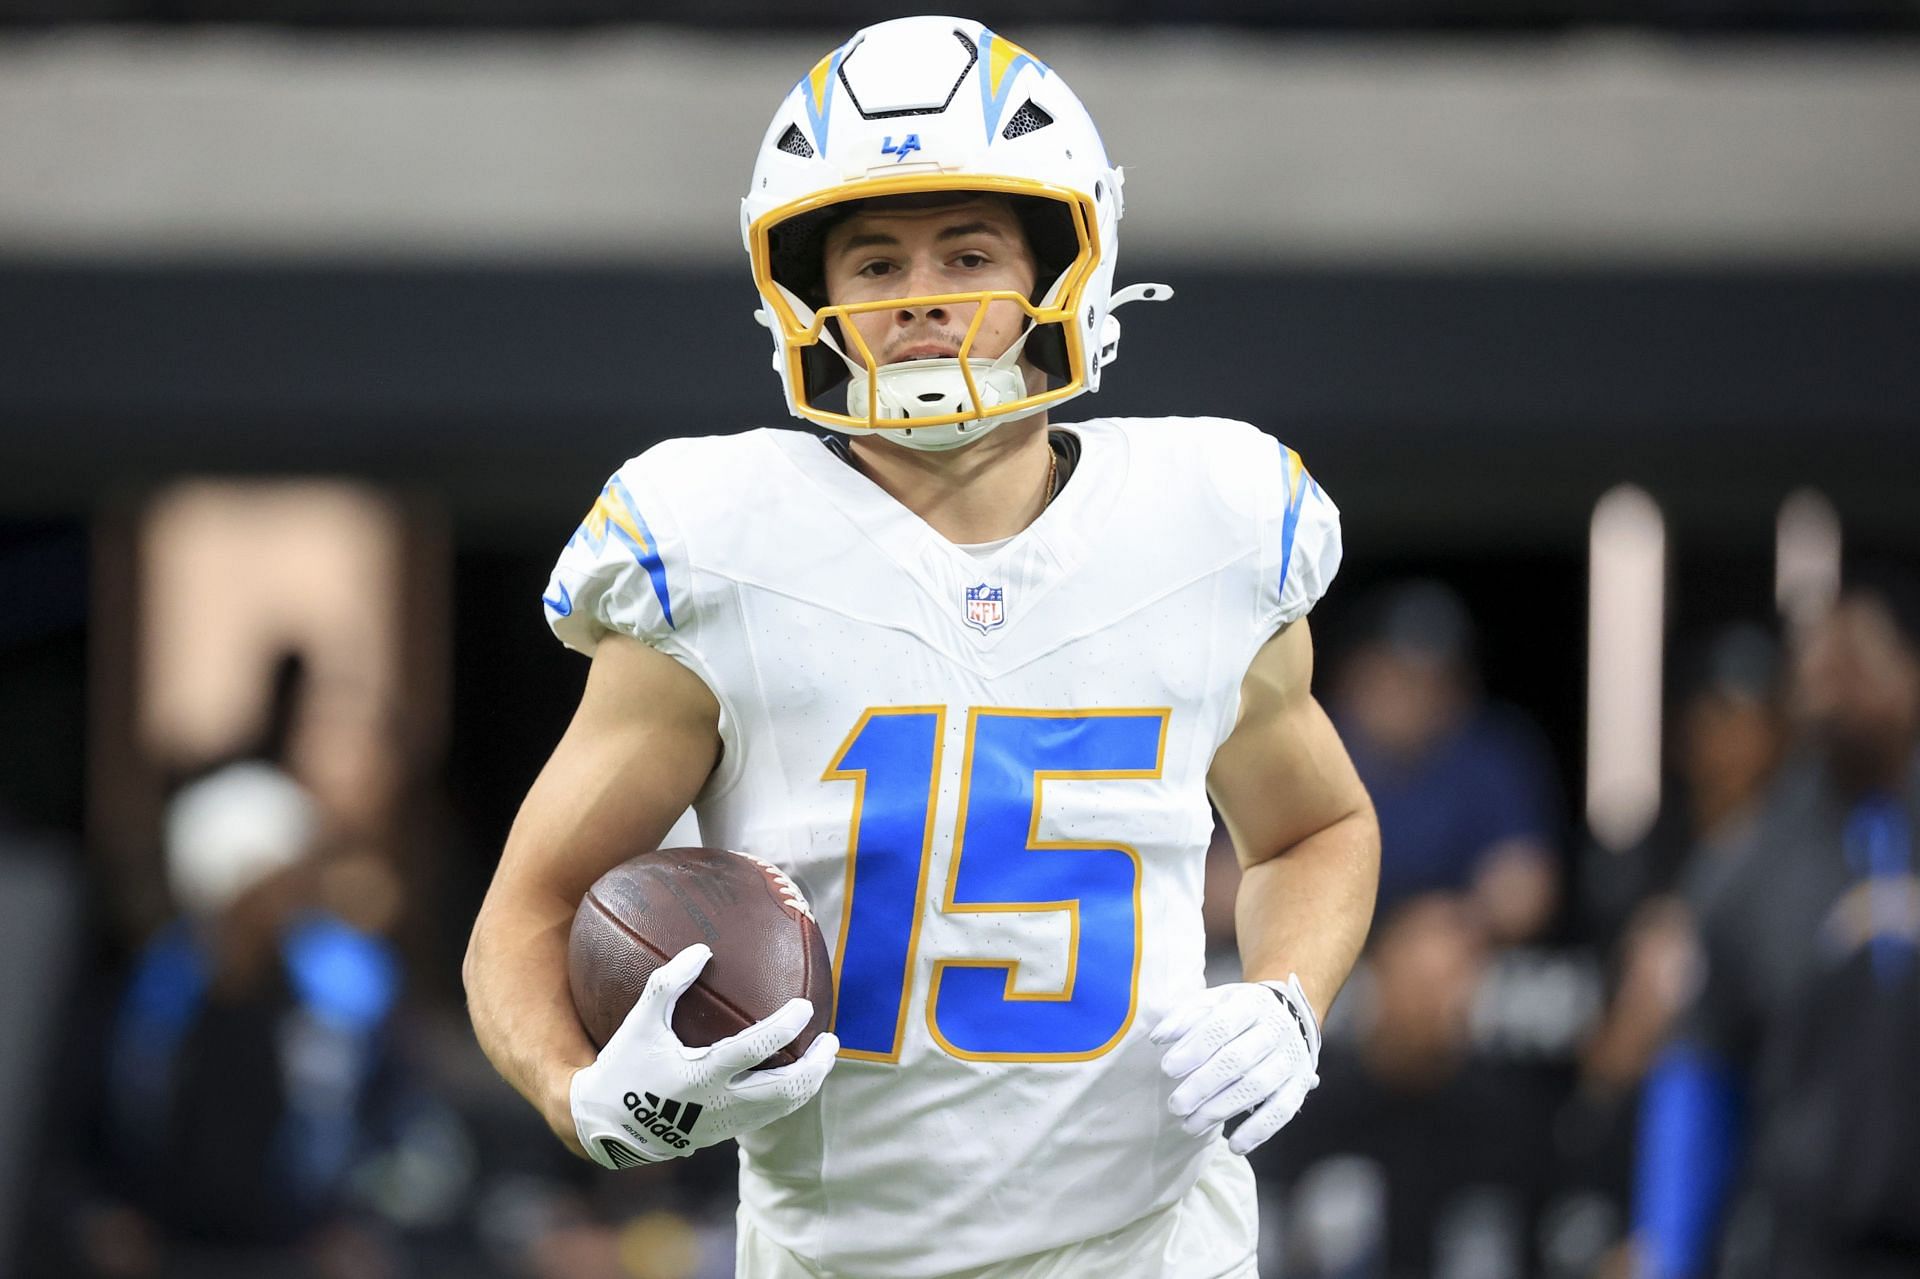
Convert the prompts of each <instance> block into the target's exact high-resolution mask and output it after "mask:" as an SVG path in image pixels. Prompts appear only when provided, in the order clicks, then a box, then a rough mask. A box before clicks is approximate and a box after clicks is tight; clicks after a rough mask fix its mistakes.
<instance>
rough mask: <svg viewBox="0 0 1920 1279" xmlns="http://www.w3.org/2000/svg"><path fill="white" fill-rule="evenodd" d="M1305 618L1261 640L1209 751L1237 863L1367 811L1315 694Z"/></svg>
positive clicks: (1210, 784)
mask: <svg viewBox="0 0 1920 1279" xmlns="http://www.w3.org/2000/svg"><path fill="white" fill-rule="evenodd" d="M1312 681H1313V639H1312V634H1311V632H1310V631H1309V630H1308V627H1307V621H1306V619H1305V618H1301V619H1299V620H1297V621H1295V622H1292V623H1290V624H1288V625H1287V626H1286V627H1284V628H1283V629H1282V630H1280V631H1279V632H1278V633H1277V634H1275V635H1274V636H1273V637H1272V638H1271V639H1269V640H1268V641H1267V642H1266V643H1265V644H1263V645H1262V646H1261V648H1260V650H1259V652H1258V653H1257V654H1255V656H1254V659H1253V662H1252V664H1251V665H1249V667H1248V668H1247V674H1246V676H1245V678H1244V679H1243V680H1242V681H1241V686H1240V712H1239V718H1238V720H1237V721H1236V723H1235V724H1234V728H1233V732H1232V733H1231V734H1229V735H1228V737H1227V740H1226V741H1225V742H1223V743H1222V744H1221V746H1220V749H1219V751H1217V752H1216V753H1215V754H1214V757H1213V766H1212V768H1211V769H1210V770H1209V771H1208V773H1207V790H1208V793H1209V794H1210V795H1211V796H1212V798H1213V802H1214V806H1215V807H1216V808H1218V809H1219V810H1220V816H1221V817H1222V819H1224V820H1225V822H1226V824H1227V831H1228V833H1229V834H1230V835H1232V836H1233V842H1234V847H1235V848H1236V849H1237V850H1238V851H1239V855H1240V860H1241V862H1242V864H1245V865H1251V864H1253V863H1255V862H1260V861H1264V860H1266V859H1267V858H1269V857H1273V856H1275V855H1277V854H1279V853H1281V852H1284V851H1285V850H1286V849H1288V848H1291V847H1293V846H1294V845H1295V844H1297V843H1299V842H1300V841H1301V840H1303V839H1306V838H1307V837H1309V836H1311V835H1313V834H1315V833H1316V832H1319V831H1322V830H1325V829H1327V828H1328V827H1330V826H1332V825H1334V824H1335V823H1336V822H1339V821H1342V820H1344V819H1346V818H1349V817H1352V816H1354V815H1355V814H1357V813H1362V812H1366V811H1367V810H1368V809H1369V803H1368V800H1367V793H1366V788H1365V787H1364V786H1363V785H1362V784H1361V782H1360V777H1359V775H1358V774H1357V773H1356V772H1355V771H1354V767H1353V761H1352V760H1351V759H1349V758H1348V756H1347V750H1346V747H1345V746H1344V745H1342V744H1341V741H1340V736H1339V734H1338V733H1336V732H1335V731H1334V727H1333V723H1332V721H1330V720H1329V719H1328V718H1327V713H1326V711H1325V710H1323V709H1322V708H1321V706H1320V703H1319V702H1318V701H1317V700H1315V699H1314V696H1313V694H1312V691H1311V687H1310V686H1311V684H1312Z"/></svg>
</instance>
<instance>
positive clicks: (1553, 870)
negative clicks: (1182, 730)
mask: <svg viewBox="0 0 1920 1279" xmlns="http://www.w3.org/2000/svg"><path fill="white" fill-rule="evenodd" d="M1359 631H1360V634H1359V639H1358V642H1357V643H1356V645H1355V646H1354V648H1353V649H1352V650H1351V651H1350V653H1349V654H1348V656H1347V658H1346V660H1345V661H1344V662H1343V663H1342V664H1341V667H1340V671H1339V677H1338V679H1337V681H1336V683H1335V688H1334V698H1333V719H1334V722H1335V724H1336V725H1337V726H1338V728H1339V730H1340V735H1341V737H1342V739H1343V740H1344V741H1345V742H1346V744H1347V750H1348V752H1349V754H1351V755H1352V757H1353V763H1354V767H1355V768H1356V769H1357V770H1358V771H1359V773H1360V779H1361V780H1362V781H1363V782H1365V783H1366V787H1367V792H1368V793H1369V794H1370V795H1372V796H1373V803H1374V808H1375V810H1376V811H1377V812H1378V814H1379V817H1380V895H1379V898H1378V902H1377V904H1376V906H1375V918H1377V919H1384V918H1386V916H1387V914H1388V913H1389V912H1390V911H1392V910H1393V908H1394V907H1395V906H1397V905H1398V904H1400V903H1401V902H1404V901H1407V900H1408V899H1410V898H1412V897H1414V896H1416V895H1418V894H1421V893H1429V892H1454V893H1461V894H1464V895H1465V898H1466V900H1467V902H1468V903H1469V905H1470V906H1471V907H1472V908H1473V910H1474V911H1475V913H1476V914H1477V915H1478V917H1479V919H1480V921H1481V924H1482V926H1483V927H1485V928H1486V929H1487V931H1488V933H1489V935H1490V936H1491V937H1492V938H1493V939H1494V940H1495V941H1498V942H1520V941H1526V940H1529V939H1531V938H1534V937H1536V936H1537V935H1538V934H1539V933H1540V932H1541V931H1542V930H1543V929H1544V928H1545V927H1546V926H1547V924H1548V922H1549V921H1550V919H1551V917H1552V915H1553V912H1554V909H1555V906H1556V904H1557V901H1558V895H1559V865H1558V857H1557V854H1556V847H1555V845H1556V832H1557V829H1558V825H1559V823H1558V822H1557V821H1556V820H1555V818H1554V813H1555V811H1556V808H1557V803H1556V798H1555V789H1556V788H1555V785H1554V782H1553V768H1552V763H1551V761H1550V759H1549V758H1548V756H1547V752H1546V748H1545V746H1544V745H1543V743H1542V742H1541V740H1540V737H1539V734H1538V732H1537V730H1535V729H1534V727H1533V726H1532V725H1531V724H1530V723H1528V722H1527V721H1526V720H1525V719H1523V718H1522V717H1521V716H1520V715H1519V713H1518V712H1516V711H1512V710H1510V709H1507V708H1504V707H1496V706H1492V705H1489V704H1488V703H1487V701H1486V700H1485V698H1484V697H1483V696H1482V695H1481V692H1480V686H1479V677H1478V673H1477V671H1476V669H1475V659H1474V636H1473V623H1472V621H1471V619H1470V618H1469V617H1468V615H1467V611H1466V608H1465V606H1464V605H1462V604H1461V602H1460V600H1459V599H1458V598H1457V597H1456V596H1455V595H1454V593H1453V592H1452V591H1451V590H1449V589H1448V588H1446V587H1445V586H1442V585H1440V584H1439V583H1437V582H1426V581H1421V582H1410V583H1405V584H1401V585H1398V586H1393V587H1389V588H1387V589H1385V590H1384V591H1383V592H1381V593H1380V594H1378V595H1376V596H1374V597H1373V598H1372V599H1370V600H1369V601H1368V602H1367V603H1366V604H1365V605H1363V607H1362V622H1361V625H1360V628H1359Z"/></svg>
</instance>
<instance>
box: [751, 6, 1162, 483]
mask: <svg viewBox="0 0 1920 1279" xmlns="http://www.w3.org/2000/svg"><path fill="white" fill-rule="evenodd" d="M1121 181H1122V178H1121V173H1120V170H1119V169H1117V168H1114V167H1112V166H1111V165H1109V164H1108V163H1107V153H1106V148H1105V147H1104V146H1103V145H1102V144H1101V141H1100V134H1099V131H1098V130H1096V129H1095V128H1094V125H1093V120H1092V119H1091V118H1090V117H1089V116H1088V115H1087V111H1086V108H1085V107H1083V106H1081V105H1080V100H1079V99H1078V98H1077V97H1075V96H1074V94H1073V91H1072V90H1071V89H1069V88H1068V87H1067V86H1066V84H1065V83H1064V82H1062V80H1061V79H1060V77H1059V76H1058V75H1056V74H1055V73H1054V72H1053V71H1052V69H1051V68H1049V67H1048V66H1047V65H1046V64H1045V63H1043V62H1041V61H1039V60H1038V59H1037V58H1035V57H1034V56H1033V55H1032V54H1030V53H1028V52H1027V51H1026V50H1025V49H1022V48H1021V47H1020V46H1019V45H1017V44H1014V43H1013V42H1012V41H1010V40H1008V39H1006V38H1005V37H1004V36H1000V35H997V34H995V33H994V32H992V31H990V30H988V29H987V28H986V27H984V26H982V25H981V24H980V23H978V22H974V21H970V20H968V19H964V18H941V17H919V18H899V19H896V20H894V21H891V22H883V23H880V24H878V25H876V26H871V27H868V28H866V29H865V30H863V31H860V32H858V33H856V34H855V35H854V37H853V38H852V39H851V40H849V41H847V43H845V44H844V45H841V46H840V47H839V48H838V49H835V50H834V51H833V52H832V53H829V54H828V55H827V56H826V57H824V58H822V59H821V60H820V62H819V63H818V64H817V65H816V66H815V67H814V68H813V70H812V71H811V72H809V73H808V74H807V75H806V76H805V77H804V78H803V79H802V80H801V81H800V83H799V84H797V85H795V86H794V88H793V91H792V92H791V93H789V94H788V95H787V97H786V100H785V101H784V102H782V103H781V104H780V109H779V111H778V112H776V113H775V115H774V117H773V123H772V124H771V125H770V126H769V127H768V129H767V135H766V137H765V139H764V140H763V141H762V142H761V144H760V153H759V156H758V159H757V160H756V162H755V164H754V167H753V185H752V188H751V189H750V190H749V191H748V192H747V196H746V199H745V200H743V201H742V202H741V209H740V228H741V233H742V236H743V237H744V239H745V240H746V246H747V254H748V256H749V258H750V259H751V260H752V263H753V279H754V284H755V285H756V286H757V287H758V288H759V290H760V297H761V299H762V301H763V302H764V304H765V305H764V307H763V308H762V309H761V310H760V311H758V312H756V318H757V319H759V320H760V321H761V323H763V324H765V325H766V326H767V328H768V329H770V330H771V331H772V333H773V367H774V369H775V370H776V371H778V373H779V374H780V379H781V381H782V382H783V383H784V384H785V387H786V393H787V406H788V407H789V408H790V409H791V410H792V411H793V413H794V414H795V416H797V417H802V418H806V419H807V420H809V421H812V422H817V423H819V424H820V425H822V426H826V427H830V428H832V429H834V430H837V431H845V432H849V433H853V432H860V431H870V430H878V431H883V432H885V433H886V434H887V435H889V436H891V437H892V438H894V439H896V440H898V441H899V442H900V443H902V444H906V445H908V446H910V447H913V448H921V449H947V448H954V447H957V446H959V445H961V444H965V443H968V442H970V441H972V440H975V439H978V438H980V437H981V436H983V435H985V434H986V433H987V432H988V431H989V430H991V429H992V428H993V427H995V426H998V425H999V424H1001V423H1003V422H1009V421H1013V420H1015V419H1018V418H1023V417H1027V416H1029V415H1031V414H1033V413H1036V412H1039V411H1040V410H1042V409H1043V408H1045V407H1047V406H1049V405H1054V404H1059V403H1061V402H1063V401H1065V400H1069V399H1071V398H1073V397H1074V396H1076V395H1079V394H1081V393H1082V392H1086V391H1093V390H1097V389H1099V386H1100V370H1101V369H1102V368H1103V367H1105V366H1106V365H1107V364H1109V363H1111V362H1112V360H1113V358H1114V355H1115V352H1116V350H1117V348H1118V345H1119V337H1120V326H1119V322H1118V321H1117V320H1115V319H1113V318H1112V316H1111V314H1110V312H1111V311H1112V310H1113V308H1114V307H1116V306H1119V305H1120V304H1122V303H1124V302H1129V301H1132V300H1134V299H1136V298H1140V299H1150V300H1156V301H1157V300H1160V299H1163V298H1167V297H1171V296H1172V294H1173V291H1172V290H1171V289H1169V288H1168V287H1167V286H1166V285H1164V284H1143V285H1136V286H1134V287H1132V288H1129V289H1123V290H1121V291H1120V292H1119V293H1114V292H1113V266H1114V258H1115V254H1116V251H1117V249H1118V247H1119V240H1118V229H1119V224H1120V212H1121V195H1120V185H1121ZM949 191H954V192H971V191H984V192H990V193H995V194H1000V195H1005V196H1008V197H1010V198H1011V200H1012V203H1013V205H1014V210H1015V213H1016V214H1017V215H1018V216H1019V218H1020V221H1021V224H1022V226H1023V227H1024V228H1025V230H1026V233H1027V238H1028V240H1029V243H1030V246H1031V248H1032V250H1033V256H1034V261H1035V262H1036V264H1037V265H1038V267H1039V285H1038V287H1037V288H1036V296H1034V297H1031V298H1028V297H1022V296H1020V295H1019V294H1017V293H1014V292H1005V291H988V292H979V293H954V294H943V295H940V296H936V297H915V298H895V299H889V300H886V301H881V302H865V303H856V304H852V305H839V306H829V305H827V299H826V296H825V293H824V290H823V287H822V265H821V255H820V250H821V243H822V241H823V239H824V236H825V231H826V229H827V227H828V226H830V225H831V224H832V222H833V221H835V220H837V217H838V216H840V215H843V214H845V213H846V212H847V211H848V209H849V207H850V202H852V201H859V200H869V199H875V198H881V197H887V196H906V195H924V194H928V193H939V192H949ZM993 301H1011V302H1016V303H1018V304H1019V306H1020V307H1021V308H1022V309H1023V310H1024V311H1025V312H1026V314H1027V317H1028V321H1027V327H1026V329H1025V331H1024V332H1023V334H1022V335H1021V336H1020V337H1019V338H1018V339H1017V340H1016V341H1015V342H1014V343H1013V345H1012V346H1011V347H1010V348H1009V349H1008V350H1007V351H1006V352H1005V353H1004V354H1002V355H1001V356H999V357H998V358H996V359H983V358H976V357H973V356H972V355H971V354H970V353H969V352H970V348H971V347H972V344H973V341H974V337H975V335H976V333H977V331H978V329H979V325H980V322H981V320H982V319H983V318H984V317H985V316H986V314H987V305H986V304H987V303H989V302H993ZM973 302H977V303H979V305H977V306H976V307H975V308H974V319H973V323H972V325H971V326H970V327H969V329H968V331H967V335H966V338H965V341H964V342H963V344H962V346H961V349H960V352H959V355H958V356H957V358H952V359H937V360H936V359H926V360H912V361H906V362H902V363H896V364H889V365H879V364H877V363H876V362H875V359H874V356H873V353H872V351H870V350H869V349H868V348H867V345H866V343H865V341H864V340H863V339H862V338H861V337H860V334H859V332H858V330H857V329H856V328H855V327H854V325H853V324H852V323H850V322H845V321H846V317H847V316H849V315H851V314H854V313H857V312H864V311H873V310H885V309H892V308H896V307H901V306H943V305H944V306H951V305H957V304H965V303H973ZM849 348H851V349H849ZM1023 356H1024V358H1025V360H1026V362H1027V363H1029V364H1031V365H1033V366H1034V367H1036V368H1038V369H1040V370H1042V371H1043V372H1044V373H1046V375H1047V383H1048V385H1047V387H1046V389H1044V390H1041V391H1038V392H1030V391H1029V388H1028V384H1027V381H1026V378H1025V376H1024V375H1023V373H1022V370H1021V368H1020V362H1021V360H1022V357H1023ZM842 384H845V385H846V386H847V388H848V391H847V405H846V409H845V411H844V412H843V411H839V410H837V409H835V408H831V407H828V405H827V404H825V403H823V397H825V396H826V395H828V394H829V393H831V392H833V391H835V390H836V389H837V388H838V387H840V386H841V385H842Z"/></svg>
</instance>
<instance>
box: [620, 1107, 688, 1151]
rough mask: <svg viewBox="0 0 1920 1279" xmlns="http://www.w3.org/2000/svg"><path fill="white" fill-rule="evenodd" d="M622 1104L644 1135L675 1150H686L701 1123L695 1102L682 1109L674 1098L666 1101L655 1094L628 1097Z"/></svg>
mask: <svg viewBox="0 0 1920 1279" xmlns="http://www.w3.org/2000/svg"><path fill="white" fill-rule="evenodd" d="M620 1101H621V1104H622V1105H624V1106H626V1108H627V1109H628V1110H629V1111H631V1112H632V1114H633V1118H634V1121H635V1122H636V1123H638V1124H639V1125H640V1127H641V1130H642V1131H644V1132H646V1133H648V1134H649V1135H651V1136H654V1137H658V1138H659V1139H660V1140H661V1141H663V1142H665V1143H666V1144H667V1145H669V1146H672V1147H673V1148H674V1149H675V1150H685V1149H686V1148H687V1137H688V1136H689V1135H691V1134H692V1132H693V1126H694V1125H695V1124H696V1123H699V1122H700V1111H701V1109H702V1107H701V1106H700V1105H699V1104H698V1103H696V1102H688V1103H686V1104H685V1105H684V1106H683V1105H681V1104H680V1103H679V1102H677V1101H675V1100H674V1099H673V1098H671V1097H668V1098H667V1099H666V1100H664V1101H663V1100H661V1099H660V1098H659V1097H656V1096H654V1095H653V1094H652V1093H646V1094H644V1095H643V1094H639V1093H628V1094H627V1095H626V1096H624V1097H622V1098H621V1099H620Z"/></svg>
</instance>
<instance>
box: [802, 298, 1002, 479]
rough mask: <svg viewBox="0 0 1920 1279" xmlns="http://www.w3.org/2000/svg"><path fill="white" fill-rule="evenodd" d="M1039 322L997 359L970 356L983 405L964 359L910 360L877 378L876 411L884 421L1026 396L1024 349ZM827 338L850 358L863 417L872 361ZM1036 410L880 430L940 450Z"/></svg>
mask: <svg viewBox="0 0 1920 1279" xmlns="http://www.w3.org/2000/svg"><path fill="white" fill-rule="evenodd" d="M1034 327H1035V326H1034V324H1033V322H1032V321H1031V320H1029V321H1028V323H1027V327H1026V329H1025V330H1024V331H1023V332H1022V333H1021V334H1020V336H1019V337H1018V338H1016V339H1014V342H1013V345H1011V346H1009V347H1008V348H1007V349H1006V350H1005V351H1002V352H1001V353H1000V354H999V355H998V356H996V357H995V358H993V359H991V360H978V359H969V360H968V361H967V362H966V363H967V369H968V371H969V372H971V373H972V375H973V384H974V386H975V387H977V388H979V391H980V401H981V402H980V404H979V405H978V406H976V405H975V404H974V402H973V397H972V396H971V395H970V394H968V392H967V379H966V375H965V374H963V373H962V372H961V371H960V360H959V359H958V358H949V359H936V360H908V361H905V362H903V363H900V364H887V365H882V366H881V367H880V369H879V371H878V374H877V375H876V376H875V377H874V379H873V396H872V398H873V411H874V415H875V416H876V417H877V418H879V419H880V420H882V421H884V420H887V419H890V418H894V419H897V418H912V417H932V416H934V415H936V414H937V415H942V416H944V415H946V414H949V413H967V412H971V411H973V410H974V409H975V408H976V407H978V408H983V409H988V410H991V409H993V408H995V407H996V406H998V405H1001V404H1012V403H1014V402H1016V401H1018V400H1023V399H1025V398H1026V397H1027V394H1028V392H1027V377H1026V372H1025V371H1024V370H1023V369H1022V368H1021V367H1020V352H1021V351H1022V350H1023V349H1025V347H1026V344H1027V339H1028V338H1029V337H1031V336H1032V335H1033V331H1034ZM821 340H822V341H824V342H826V343H827V344H828V345H830V346H832V348H833V350H834V351H835V352H837V353H838V354H839V356H840V358H841V359H843V360H846V362H847V412H848V413H850V414H852V415H854V416H856V417H857V416H859V415H860V414H861V413H863V412H865V411H866V409H867V404H868V375H867V369H866V366H865V365H864V364H861V363H857V362H855V361H854V360H851V359H848V357H847V354H846V352H844V351H841V350H840V348H839V346H838V345H837V344H836V343H834V342H833V338H832V335H831V334H825V333H823V334H822V335H821ZM1030 415H1031V410H1028V411H1024V412H1018V413H1000V414H995V413H992V412H988V413H987V414H985V415H984V416H982V417H978V418H974V419H971V420H969V421H965V422H949V423H947V424H945V425H942V426H917V427H901V428H898V429H893V430H889V429H886V428H876V429H877V432H878V434H881V435H884V436H886V437H887V438H888V439H890V440H892V441H893V442H894V443H896V444H899V445H901V446H903V447H905V448H910V449H918V450H921V451H922V452H934V453H938V452H945V451H947V450H948V449H957V448H961V447H964V446H965V445H968V444H971V443H973V442H974V441H975V440H977V439H979V438H980V437H981V436H983V435H985V434H986V433H987V432H989V431H991V430H992V429H993V428H994V427H996V426H1000V425H1003V424H1004V423H1007V422H1011V421H1014V420H1016V419H1018V418H1022V417H1028V416H1030Z"/></svg>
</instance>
